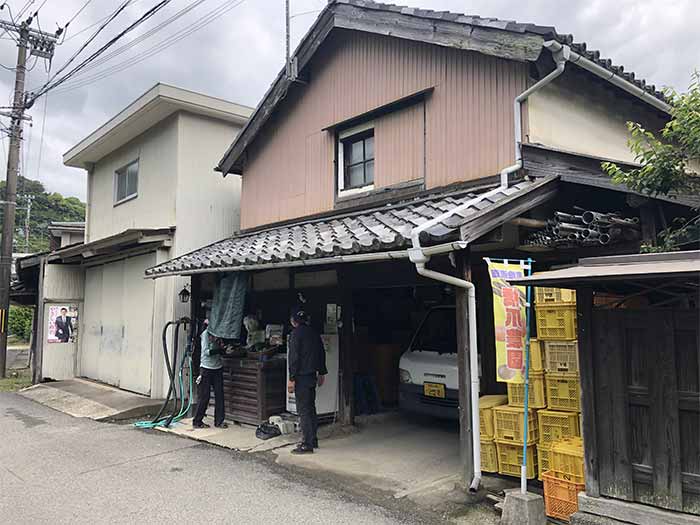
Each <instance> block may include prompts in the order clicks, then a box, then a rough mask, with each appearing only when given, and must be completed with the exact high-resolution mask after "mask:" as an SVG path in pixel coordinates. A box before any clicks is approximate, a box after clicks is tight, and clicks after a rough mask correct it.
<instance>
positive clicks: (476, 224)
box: [460, 179, 559, 242]
mask: <svg viewBox="0 0 700 525" xmlns="http://www.w3.org/2000/svg"><path fill="white" fill-rule="evenodd" d="M558 190H559V184H558V181H557V180H556V179H541V180H540V181H538V182H537V183H535V184H534V186H533V187H531V188H529V189H528V190H527V191H524V192H518V193H516V194H514V195H510V196H509V197H507V198H505V199H502V200H501V201H500V202H497V203H495V204H494V205H492V206H486V207H484V209H483V210H482V211H479V212H477V213H474V214H472V215H470V216H469V222H467V223H466V224H464V225H463V226H461V227H460V239H461V240H463V241H466V242H473V241H475V240H477V239H478V238H479V237H481V236H482V235H485V234H487V233H488V232H490V231H491V230H493V229H494V228H497V227H498V226H500V225H501V224H505V223H506V222H508V221H511V220H513V219H515V218H516V217H519V216H520V215H522V214H524V213H525V212H527V211H530V210H532V209H533V208H535V207H536V206H539V205H540V204H543V203H545V202H547V201H549V200H551V199H553V198H554V197H555V195H556V193H557V191H558Z"/></svg>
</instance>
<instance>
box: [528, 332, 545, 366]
mask: <svg viewBox="0 0 700 525" xmlns="http://www.w3.org/2000/svg"><path fill="white" fill-rule="evenodd" d="M543 371H544V347H543V346H542V341H540V340H538V339H530V372H543Z"/></svg>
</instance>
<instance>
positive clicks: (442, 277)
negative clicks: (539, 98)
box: [408, 46, 569, 492]
mask: <svg viewBox="0 0 700 525" xmlns="http://www.w3.org/2000/svg"><path fill="white" fill-rule="evenodd" d="M552 54H553V57H554V61H555V62H556V65H557V66H556V69H554V71H552V72H551V73H549V74H548V75H547V76H545V77H544V78H542V79H541V80H539V81H538V82H536V83H535V84H533V85H532V86H531V87H530V88H528V89H526V90H525V91H523V92H522V93H521V94H520V95H518V96H517V97H515V101H514V104H513V105H514V110H515V123H514V126H515V127H514V131H515V164H513V165H512V166H509V167H507V168H505V169H504V170H503V171H501V183H500V185H499V186H498V187H497V188H494V189H493V190H490V191H488V192H486V193H484V194H482V195H479V196H477V197H475V198H473V199H470V200H469V201H467V202H465V203H463V204H460V205H459V206H456V207H455V208H453V209H452V210H450V211H448V212H445V213H443V214H442V215H439V216H438V217H435V218H434V219H431V220H429V221H426V222H424V223H423V224H421V225H420V226H416V227H415V228H413V230H411V242H412V245H413V246H412V248H409V250H408V257H409V259H410V261H411V262H412V263H413V264H415V265H416V271H417V272H418V274H419V275H422V276H423V277H426V278H428V279H433V280H436V281H440V282H443V283H446V284H451V285H453V286H457V287H459V288H464V289H466V290H467V316H468V320H469V368H470V383H471V388H470V395H471V399H470V405H471V412H472V450H473V462H474V479H473V480H472V482H471V484H470V485H469V490H470V491H472V492H476V491H477V490H479V485H480V484H481V442H480V439H481V437H480V435H479V369H478V350H477V334H476V330H477V326H476V287H475V286H474V283H472V282H470V281H467V280H465V279H459V278H457V277H454V276H452V275H448V274H445V273H440V272H436V271H433V270H429V269H428V268H427V267H426V264H427V263H428V261H429V260H430V254H429V253H426V250H427V248H423V247H422V246H421V244H420V234H421V233H422V232H424V231H426V230H428V229H430V228H432V227H433V226H435V225H437V224H439V223H441V222H443V221H445V220H446V219H448V218H450V217H451V216H452V215H455V214H456V213H459V212H461V211H463V210H466V209H469V208H470V207H472V206H474V205H475V204H477V203H479V202H481V201H483V200H484V199H486V198H488V197H491V196H492V195H495V194H497V193H499V192H501V191H503V190H504V189H506V188H507V187H508V175H510V174H511V173H514V172H516V171H518V170H519V169H521V168H522V166H523V160H522V153H521V149H520V145H521V143H522V114H521V110H522V107H521V106H522V103H523V102H524V101H525V100H527V98H528V97H529V96H530V95H532V94H533V93H534V92H535V91H537V90H539V89H541V88H542V87H544V86H545V85H547V84H549V83H550V82H551V81H552V80H554V79H555V78H557V77H558V76H559V75H561V74H562V73H563V72H564V67H565V65H566V61H567V59H568V57H569V47H568V46H562V48H561V49H559V50H557V51H556V52H553V53H552ZM463 247H464V248H466V243H463Z"/></svg>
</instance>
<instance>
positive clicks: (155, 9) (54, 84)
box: [30, 0, 172, 104]
mask: <svg viewBox="0 0 700 525" xmlns="http://www.w3.org/2000/svg"><path fill="white" fill-rule="evenodd" d="M129 1H131V0H127V2H126V3H125V4H124V7H126V4H128V2H129ZM171 1H172V0H161V2H159V3H158V4H156V5H155V6H153V7H152V8H151V9H149V10H148V11H146V12H145V13H144V14H143V15H141V17H139V18H138V19H137V20H136V21H135V22H134V23H132V24H131V25H129V26H128V27H127V28H126V29H124V30H123V31H122V32H121V33H119V34H118V35H117V36H115V37H114V38H112V39H111V40H110V41H108V42H107V43H106V44H104V45H103V46H102V47H101V48H100V49H98V50H97V51H95V52H94V53H93V54H92V55H90V56H89V57H88V58H86V59H85V60H83V62H82V63H80V64H78V65H77V66H75V67H74V68H73V69H72V70H71V71H69V72H68V73H66V74H65V75H64V76H62V77H61V78H59V79H58V80H54V81H53V82H52V83H50V84H45V85H44V86H43V87H42V88H41V89H40V90H39V92H38V93H34V94H32V97H31V100H30V104H32V103H34V101H35V100H36V99H37V98H38V97H40V96H41V95H43V94H44V93H46V92H48V91H49V90H51V89H54V88H55V87H57V86H59V85H61V84H62V83H63V82H65V81H66V80H68V79H69V78H71V77H72V76H73V75H75V74H76V73H78V72H79V71H80V70H81V69H83V68H84V67H86V66H87V65H88V64H89V63H90V62H92V61H93V60H95V59H96V58H97V57H98V56H100V55H101V54H102V53H103V52H104V51H106V50H107V49H108V48H109V47H110V46H112V45H113V44H114V43H115V42H117V41H118V40H119V39H120V38H121V37H122V36H124V35H125V34H127V33H128V32H130V31H132V30H133V29H134V28H136V27H137V26H139V25H140V24H142V23H143V22H145V21H146V20H148V19H149V18H151V17H152V16H153V15H155V14H156V13H157V12H158V11H159V10H160V9H162V8H163V7H165V6H166V5H167V4H169V3H170V2H171ZM107 23H108V22H107ZM104 25H106V23H105V24H103V26H104ZM103 26H101V27H103ZM62 69H65V66H64V68H62ZM53 78H54V79H55V78H56V75H54V77H53Z"/></svg>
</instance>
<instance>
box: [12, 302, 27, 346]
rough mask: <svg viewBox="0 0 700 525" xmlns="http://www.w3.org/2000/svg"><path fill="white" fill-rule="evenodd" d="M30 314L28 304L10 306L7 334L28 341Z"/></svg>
mask: <svg viewBox="0 0 700 525" xmlns="http://www.w3.org/2000/svg"><path fill="white" fill-rule="evenodd" d="M32 316H33V310H32V308H31V307H29V306H11V307H10V315H9V317H8V318H7V327H8V330H9V334H10V335H15V336H17V337H19V338H20V339H22V340H24V341H29V338H30V336H31V334H32Z"/></svg>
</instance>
